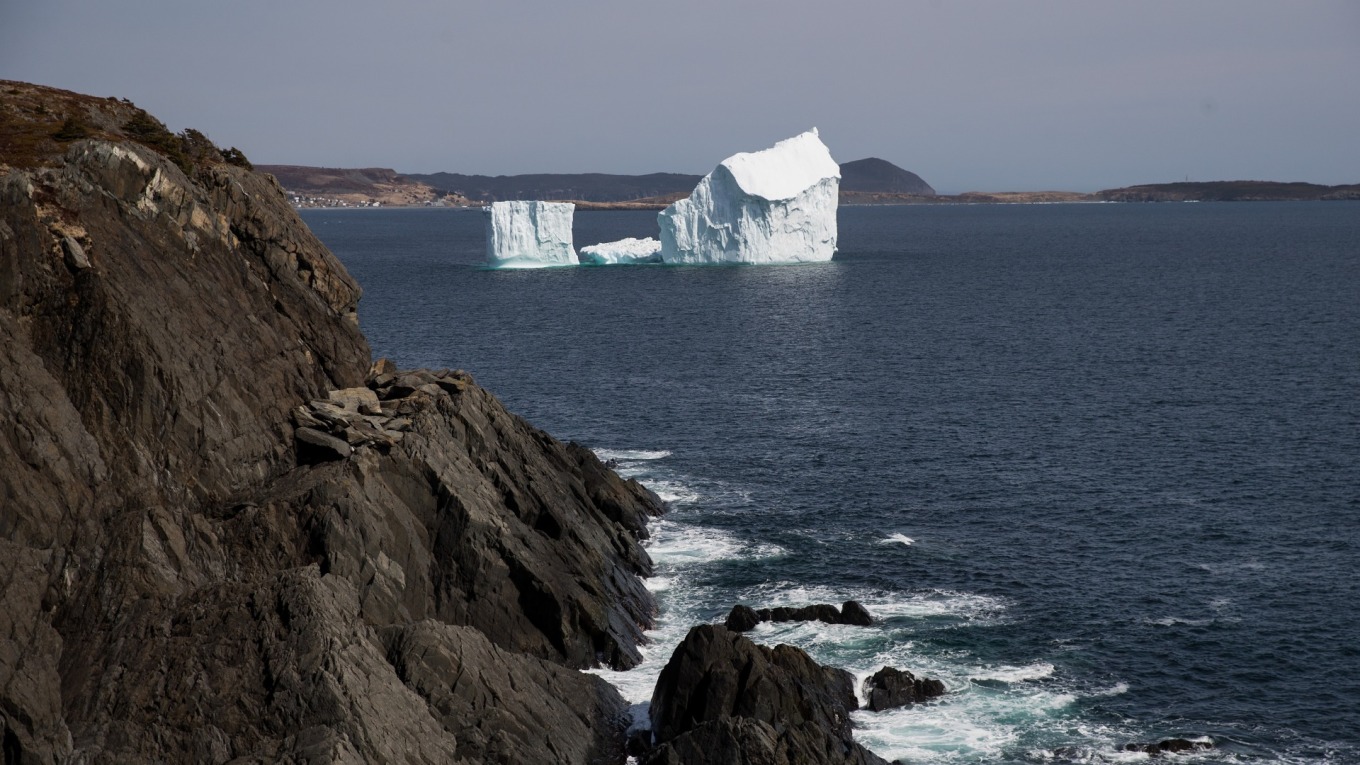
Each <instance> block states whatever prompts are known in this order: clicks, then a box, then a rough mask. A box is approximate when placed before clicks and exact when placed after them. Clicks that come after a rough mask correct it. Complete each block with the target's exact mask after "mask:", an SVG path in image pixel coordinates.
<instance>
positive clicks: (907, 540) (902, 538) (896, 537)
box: [878, 534, 916, 547]
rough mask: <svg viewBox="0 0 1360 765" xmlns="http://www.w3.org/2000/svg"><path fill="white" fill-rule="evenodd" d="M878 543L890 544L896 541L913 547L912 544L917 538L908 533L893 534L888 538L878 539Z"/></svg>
mask: <svg viewBox="0 0 1360 765" xmlns="http://www.w3.org/2000/svg"><path fill="white" fill-rule="evenodd" d="M878 543H879V544H881V545H890V544H894V543H896V544H901V545H906V546H907V547H911V546H912V545H914V544H916V540H915V539H912V538H911V537H909V536H907V535H906V534H892V535H891V536H889V537H888V538H886V539H880V540H878Z"/></svg>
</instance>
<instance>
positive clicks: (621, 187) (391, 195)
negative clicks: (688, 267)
mask: <svg viewBox="0 0 1360 765" xmlns="http://www.w3.org/2000/svg"><path fill="white" fill-rule="evenodd" d="M259 169H260V170H262V171H264V172H266V173H271V174H273V175H274V177H275V178H277V179H278V181H279V185H281V186H283V187H284V188H285V189H287V190H288V191H289V192H290V193H291V194H293V196H294V198H295V203H298V204H303V205H307V204H328V203H332V202H335V201H339V202H345V203H348V204H360V203H372V202H381V203H382V204H385V205H392V204H408V205H409V204H417V205H418V204H430V203H431V202H432V201H433V200H435V199H442V201H443V203H445V204H485V203H488V202H495V201H503V200H510V199H543V200H572V201H577V202H587V203H593V204H592V205H591V206H605V207H613V206H618V205H624V206H625V207H633V206H640V207H645V208H650V207H656V208H658V209H659V208H661V207H664V206H665V205H666V204H667V203H669V202H671V201H674V200H675V199H679V198H681V197H684V196H687V195H688V194H689V193H690V192H691V191H693V190H694V186H695V184H697V183H699V180H700V179H701V178H702V176H698V175H685V174H683V173H650V174H647V175H611V174H607V173H538V174H532V175H463V174H460V173H427V174H422V173H398V172H397V171H395V170H392V169H390V168H385V167H364V168H333V167H306V166H303V165H260V166H259ZM899 195H909V196H911V197H913V198H916V197H933V196H935V189H933V188H931V187H930V184H928V183H926V182H925V181H923V180H921V177H920V176H919V175H917V174H916V173H913V172H910V171H907V170H903V169H902V168H900V167H898V166H897V165H894V164H893V163H891V162H888V161H886V160H882V159H876V158H872V157H871V158H868V159H858V160H855V161H854V162H846V163H845V164H843V165H841V201H843V202H858V203H880V204H881V203H883V202H885V201H887V200H888V199H889V198H891V199H894V200H896V199H897V197H898V196H899ZM309 200H316V201H309ZM889 203H892V202H889ZM898 203H900V201H899V202H898ZM586 209H589V206H587V207H586Z"/></svg>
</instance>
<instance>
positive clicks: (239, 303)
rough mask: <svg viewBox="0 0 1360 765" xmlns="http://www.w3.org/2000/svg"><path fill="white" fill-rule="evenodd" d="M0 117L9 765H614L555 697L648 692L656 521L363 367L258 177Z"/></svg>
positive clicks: (499, 427) (107, 125)
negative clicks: (616, 671) (626, 675)
mask: <svg viewBox="0 0 1360 765" xmlns="http://www.w3.org/2000/svg"><path fill="white" fill-rule="evenodd" d="M0 90H3V92H4V94H5V97H4V100H3V102H0V122H3V125H0V127H3V128H4V129H3V130H0V163H3V164H0V508H3V512H0V742H3V755H4V762H5V763H6V765H8V764H9V763H20V762H22V763H26V764H27V763H53V762H65V761H77V762H86V763H104V762H189V761H194V762H208V763H213V762H217V763H225V762H231V761H249V762H254V761H266V762H378V761H387V762H431V763H433V762H467V763H476V762H595V761H608V762H617V761H620V760H621V759H622V756H623V755H622V746H623V733H624V726H625V725H626V714H625V708H624V705H623V703H622V701H621V699H620V698H619V696H618V694H617V693H616V692H615V691H614V689H613V688H612V687H610V686H609V685H608V684H606V683H604V682H603V681H601V680H600V679H598V678H596V677H594V676H592V675H585V674H582V673H579V672H576V671H575V668H579V667H585V666H589V665H594V664H597V663H603V664H606V665H609V666H613V667H618V668H622V667H628V666H630V665H632V664H633V663H635V662H636V661H637V660H638V652H637V645H638V643H639V641H640V640H641V639H642V630H643V629H644V628H645V627H646V626H647V625H648V624H649V623H650V620H651V613H652V610H653V602H652V600H651V597H650V595H649V594H648V593H647V591H646V590H645V588H643V586H642V584H641V581H640V580H639V576H640V575H645V574H647V573H648V572H649V571H650V570H651V563H650V561H649V560H648V558H647V555H646V553H645V552H644V551H643V549H642V547H641V545H640V539H641V538H642V536H643V535H645V520H646V518H647V517H649V516H650V515H652V514H655V513H657V512H659V511H660V504H659V502H658V501H657V500H656V498H655V496H653V495H651V494H650V493H649V492H647V491H646V490H645V489H643V488H642V487H641V486H639V485H638V484H636V483H635V482H631V481H624V480H622V479H620V478H619V477H618V476H617V475H615V474H614V473H613V472H612V471H610V470H608V469H607V468H605V467H604V466H603V465H602V464H601V463H600V462H599V461H598V460H597V459H595V457H594V455H593V454H592V453H590V452H589V451H588V450H586V449H583V448H581V447H579V446H575V445H570V444H563V443H560V442H558V441H556V440H555V439H553V438H552V437H551V436H549V435H547V434H545V433H543V432H541V431H539V430H537V429H535V428H533V427H532V426H530V425H529V424H528V423H526V422H524V421H523V420H521V419H520V418H518V417H516V416H514V415H513V414H511V413H509V412H507V411H506V410H505V409H504V408H503V407H502V406H501V405H500V403H499V402H498V401H496V399H495V398H494V397H492V396H491V395H490V394H489V393H487V392H486V391H484V390H482V389H481V388H479V387H478V386H477V385H476V384H475V383H474V382H473V381H472V380H471V379H470V378H468V377H467V376H466V375H463V374H460V373H454V372H432V371H407V372H399V371H397V370H395V369H392V368H391V367H390V365H378V366H375V367H372V368H370V355H369V349H368V347H367V345H366V343H365V341H364V339H363V337H362V336H361V335H360V333H359V330H358V326H357V321H356V308H357V304H358V300H359V296H360V290H359V288H358V286H357V285H356V284H355V283H354V281H353V280H352V279H351V278H350V277H349V275H348V274H347V273H346V272H345V269H344V268H343V267H342V266H341V265H340V263H339V262H338V261H336V260H335V258H334V257H333V256H332V255H331V254H330V253H329V252H328V251H327V250H326V249H325V248H324V247H323V246H322V245H321V244H320V242H318V241H317V240H316V239H315V238H314V237H313V236H312V235H311V233H310V232H309V231H308V230H307V228H306V226H305V225H303V224H302V223H301V221H299V220H298V218H297V217H296V215H295V213H294V211H293V210H292V209H291V208H290V207H289V205H288V204H287V202H286V200H285V198H284V196H283V193H282V191H281V190H280V188H279V187H278V185H277V184H276V183H274V182H273V179H272V178H270V177H269V176H265V175H261V174H257V173H254V172H251V171H250V170H249V169H247V168H245V167H241V166H236V165H233V164H229V163H227V162H224V161H223V154H221V153H218V152H217V151H216V150H215V149H213V148H212V147H211V146H210V145H209V146H208V147H206V148H205V147H204V146H203V145H202V142H201V141H200V140H199V139H201V138H202V137H201V135H199V134H193V135H189V133H186V134H183V135H182V136H181V137H180V138H179V139H176V138H175V137H174V136H172V135H170V134H169V133H168V132H167V131H164V128H163V126H159V123H156V122H155V121H154V120H152V119H151V118H150V117H149V116H148V115H145V113H144V112H140V110H136V109H135V107H131V106H130V105H127V104H125V103H123V102H116V101H109V100H104V99H94V98H89V97H84V96H78V95H77V94H70V93H64V92H60V91H50V90H47V89H42V88H37V87H35V86H31V85H25V84H22V83H11V82H5V83H0ZM39 107H41V108H39ZM63 120H65V121H66V123H67V124H76V125H78V126H80V125H83V126H87V127H83V128H82V129H81V130H79V131H76V130H67V129H65V127H63V128H62V129H61V130H58V126H61V125H63ZM148 126H149V127H148ZM158 126H159V127H158ZM25 131H27V132H25ZM158 131H159V132H158ZM57 134H61V135H63V136H65V137H63V138H59V139H58V138H54V137H53V136H55V135H57ZM78 135H85V136H87V137H86V138H83V139H80V138H72V137H71V136H78ZM147 136H151V138H147ZM153 139H154V140H153ZM191 139H193V141H196V142H197V143H195V144H194V146H192V147H190V148H193V149H194V151H193V152H192V153H190V152H187V150H186V151H181V150H179V148H176V147H180V148H183V147H188V146H189V142H190V141H191ZM176 140H179V141H181V143H179V144H176V143H175V141H176ZM148 142H150V145H149V143H148ZM153 146H154V148H153ZM167 147H168V148H167Z"/></svg>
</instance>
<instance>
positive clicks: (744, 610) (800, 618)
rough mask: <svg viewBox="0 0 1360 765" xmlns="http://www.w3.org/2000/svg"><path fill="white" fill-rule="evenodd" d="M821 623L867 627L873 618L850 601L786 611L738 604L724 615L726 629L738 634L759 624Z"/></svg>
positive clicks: (786, 609)
mask: <svg viewBox="0 0 1360 765" xmlns="http://www.w3.org/2000/svg"><path fill="white" fill-rule="evenodd" d="M811 621H820V622H825V623H827V624H853V625H856V626H860V627H867V626H869V625H871V624H873V623H874V618H873V617H872V616H870V615H869V612H868V611H867V610H866V609H865V608H864V606H862V605H860V604H859V603H858V602H856V601H853V600H847V601H845V605H844V606H843V607H842V608H839V609H838V608H836V607H835V606H833V605H828V604H819V605H814V606H802V607H799V608H789V607H785V606H781V607H779V608H762V609H760V610H759V611H757V610H755V609H752V608H751V607H749V606H744V605H741V604H737V605H735V606H733V607H732V610H731V611H730V612H729V613H728V615H727V621H726V623H725V626H726V627H727V628H728V629H730V630H735V631H737V632H746V631H747V630H751V629H754V628H755V626H756V625H757V624H759V623H760V622H811Z"/></svg>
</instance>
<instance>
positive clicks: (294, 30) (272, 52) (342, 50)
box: [0, 0, 1360, 192]
mask: <svg viewBox="0 0 1360 765" xmlns="http://www.w3.org/2000/svg"><path fill="white" fill-rule="evenodd" d="M0 78H6V79H19V80H28V81H32V82H37V83H41V84H44V85H53V86H57V87H62V88H67V89H70V90H76V91H81V92H86V93H92V94H95V95H101V96H118V97H126V98H129V99H131V100H132V101H135V102H136V103H137V104H138V105H139V106H142V107H144V108H146V109H148V110H149V111H151V112H152V113H153V114H155V115H157V116H159V117H160V118H161V119H163V120H164V121H165V122H166V123H167V124H168V125H169V126H170V127H171V128H172V129H175V130H179V129H182V128H185V127H195V128H198V129H200V130H202V131H204V132H205V133H207V134H208V135H209V136H210V137H212V138H213V139H214V140H215V141H216V142H217V143H219V144H223V145H234V146H238V147H240V148H241V149H243V150H244V151H245V152H246V154H247V155H248V156H249V157H250V158H251V159H252V160H253V161H255V162H257V163H288V164H302V165H323V166H328V167H364V166H379V167H393V168H396V169H397V170H400V171H403V172H436V171H441V170H443V171H449V172H463V173H486V174H502V173H506V174H509V173H528V172H587V171H598V172H618V173H644V172H654V171H673V172H690V173H704V172H707V171H708V170H710V169H712V167H713V165H715V164H716V163H717V162H718V161H719V160H721V159H722V158H723V157H725V156H727V155H729V154H732V153H734V152H736V151H749V150H754V149H759V148H762V147H764V146H767V145H769V144H771V143H773V142H774V141H776V140H778V139H781V138H785V137H788V136H790V135H793V134H795V133H798V132H801V131H803V130H805V129H807V128H809V127H811V126H813V125H816V126H817V127H819V128H820V129H821V132H822V138H823V140H824V141H825V142H826V143H827V145H828V146H830V148H831V152H832V155H833V156H834V157H835V158H836V159H838V160H840V161H848V160H852V159H859V158H862V157H868V156H877V157H882V158H884V159H887V160H890V161H892V162H895V163H897V164H899V165H901V166H903V167H906V168H907V169H910V170H913V171H915V172H917V173H920V174H921V176H922V177H924V178H925V179H926V180H927V181H928V182H930V183H931V184H933V185H934V186H936V188H937V189H939V190H941V191H946V192H957V191H965V190H989V191H1003V190H1021V189H1027V190H1033V189H1050V188H1051V189H1070V190H1093V189H1098V188H1106V187H1111V186H1122V185H1129V184H1134V183H1150V182H1162V181H1172V180H1182V179H1184V178H1186V177H1187V176H1188V177H1189V178H1191V179H1192V180H1218V179H1234V178H1244V179H1246V178H1250V179H1266V180H1306V181H1313V182H1318V183H1330V184H1336V183H1356V182H1360V1H1357V0H1289V1H1288V2H1284V1H1283V0H1281V1H1280V2H1262V1H1260V0H1216V1H1209V0H1204V1H1200V2H1185V1H1184V0H1177V1H1176V2H1128V3H1124V2H1120V3H1114V2H1091V1H1089V0H1085V1H1081V2H1075V1H1068V0H1062V1H1058V0H1054V1H1052V2H999V1H996V2H975V1H972V2H943V1H937V2H919V3H918V2H892V1H889V0H881V1H879V2H855V1H854V0H840V1H839V2H834V3H833V2H805V1H803V0H789V1H786V2H733V1H732V0H728V2H708V1H705V2H680V1H679V0H675V1H673V2H669V3H661V2H646V1H644V0H632V1H631V2H625V1H623V0H620V1H618V2H596V1H592V0H587V1H582V2H480V3H461V2H433V1H424V0H388V1H387V2H383V1H381V0H364V1H362V2H359V1H356V0H324V1H323V0H234V1H233V2H211V3H209V2H192V1H189V0H125V1H124V2H110V1H108V0H103V1H94V0H86V1H84V2H79V1H76V0H0Z"/></svg>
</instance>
